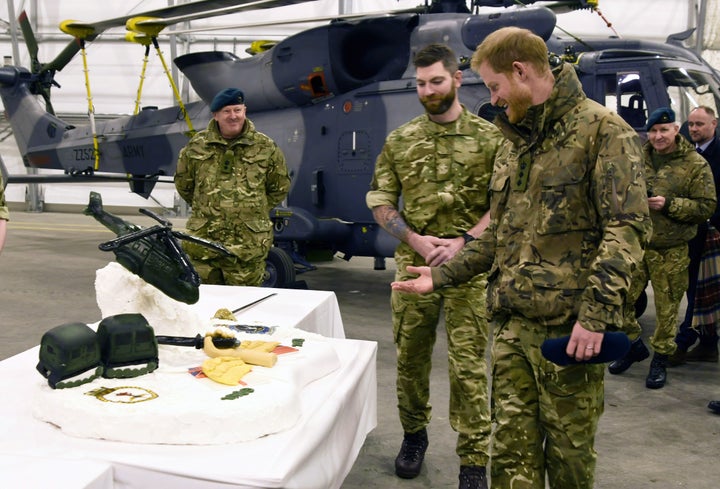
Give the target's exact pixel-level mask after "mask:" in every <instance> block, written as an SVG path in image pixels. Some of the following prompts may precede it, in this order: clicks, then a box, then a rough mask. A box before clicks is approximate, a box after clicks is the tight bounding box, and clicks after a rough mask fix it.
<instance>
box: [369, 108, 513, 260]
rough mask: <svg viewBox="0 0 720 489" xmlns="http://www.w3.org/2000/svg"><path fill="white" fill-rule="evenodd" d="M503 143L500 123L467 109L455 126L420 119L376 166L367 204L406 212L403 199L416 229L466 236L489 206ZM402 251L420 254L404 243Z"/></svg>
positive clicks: (392, 141) (403, 129)
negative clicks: (495, 170)
mask: <svg viewBox="0 0 720 489" xmlns="http://www.w3.org/2000/svg"><path fill="white" fill-rule="evenodd" d="M502 140H503V138H502V134H501V133H500V131H499V130H498V129H497V128H496V127H495V126H494V125H492V124H491V123H489V122H487V121H486V120H484V119H482V118H480V117H478V116H475V115H473V114H471V113H470V112H468V110H467V109H465V108H464V107H463V111H462V113H461V115H460V117H459V118H458V119H457V120H456V121H454V122H452V123H449V124H437V123H435V122H433V121H431V120H430V118H429V117H428V116H427V114H423V115H421V116H418V117H416V118H414V119H412V120H411V121H409V122H407V123H406V124H403V125H402V126H400V127H399V128H397V129H395V130H394V131H392V132H391V133H390V134H389V135H388V137H387V139H386V141H385V145H384V146H383V149H382V152H381V153H380V155H379V156H378V158H377V161H376V163H375V173H374V175H373V179H372V182H371V190H370V191H369V192H368V193H367V196H366V202H367V205H368V207H370V208H373V207H377V206H381V205H389V206H392V207H395V208H396V209H400V200H401V197H402V209H401V210H400V213H401V215H402V217H403V219H404V220H405V222H406V223H407V225H408V226H409V227H410V228H411V229H412V230H413V231H415V232H416V233H419V234H424V235H432V236H438V237H441V238H454V237H457V236H460V235H462V233H464V232H465V231H467V230H468V229H470V228H471V227H473V226H474V225H475V224H477V222H478V220H480V218H481V217H482V216H483V215H484V214H485V212H486V211H487V210H488V208H489V196H488V185H489V182H490V175H491V174H492V167H493V161H494V159H495V153H496V152H497V150H498V148H499V146H500V144H501V142H502ZM398 250H399V251H403V250H404V252H405V253H406V254H407V253H414V252H413V251H412V250H411V249H410V247H409V246H408V245H407V244H404V243H403V244H402V245H401V247H400V248H398ZM419 264H424V261H422V262H419Z"/></svg>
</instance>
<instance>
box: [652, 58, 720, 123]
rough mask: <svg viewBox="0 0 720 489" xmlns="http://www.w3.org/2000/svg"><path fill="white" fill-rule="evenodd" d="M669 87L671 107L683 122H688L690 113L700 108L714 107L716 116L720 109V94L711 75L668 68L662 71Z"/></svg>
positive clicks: (678, 68)
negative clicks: (700, 106)
mask: <svg viewBox="0 0 720 489" xmlns="http://www.w3.org/2000/svg"><path fill="white" fill-rule="evenodd" d="M662 76H663V80H664V81H665V85H666V86H667V91H668V97H669V99H670V105H671V107H672V108H673V110H674V111H675V113H676V114H677V118H678V119H679V120H681V121H685V120H687V116H688V114H689V113H690V111H691V110H692V109H693V108H695V107H697V106H699V105H705V106H707V107H712V108H713V110H715V114H717V113H718V108H719V107H720V93H718V92H717V89H716V88H714V87H715V85H714V83H713V80H712V79H711V77H710V74H709V73H703V72H700V71H693V70H687V69H685V68H680V67H667V68H665V69H663V70H662Z"/></svg>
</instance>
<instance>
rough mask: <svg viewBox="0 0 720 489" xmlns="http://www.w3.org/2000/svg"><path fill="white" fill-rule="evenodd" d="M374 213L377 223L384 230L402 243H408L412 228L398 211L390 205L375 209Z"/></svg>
mask: <svg viewBox="0 0 720 489" xmlns="http://www.w3.org/2000/svg"><path fill="white" fill-rule="evenodd" d="M372 213H373V217H374V218H375V222H377V223H378V224H380V225H381V226H382V227H383V229H385V230H386V231H387V232H388V233H390V234H391V235H393V236H395V237H396V238H398V239H399V240H400V241H404V242H407V238H408V236H409V234H410V228H409V227H408V225H407V223H406V222H405V220H404V219H403V218H402V216H401V215H400V213H399V212H398V211H397V209H395V208H394V207H391V206H389V205H381V206H378V207H374V208H373V211H372Z"/></svg>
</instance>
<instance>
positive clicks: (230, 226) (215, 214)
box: [175, 120, 290, 256]
mask: <svg viewBox="0 0 720 489" xmlns="http://www.w3.org/2000/svg"><path fill="white" fill-rule="evenodd" d="M175 188H176V189H177V191H178V193H179V194H180V196H181V197H182V198H183V199H185V201H186V202H187V203H188V204H190V206H192V213H191V216H190V218H189V219H188V221H187V229H188V231H189V232H190V233H191V234H194V235H196V236H198V237H202V238H207V239H211V240H213V241H219V242H221V243H223V244H225V245H226V246H228V247H229V248H230V249H231V251H233V252H234V253H236V254H238V256H241V254H240V250H233V247H232V245H234V244H236V243H241V242H243V237H247V235H248V234H259V235H262V236H264V237H263V239H267V237H268V236H271V235H272V222H271V221H270V209H272V208H273V207H274V206H276V205H277V204H279V203H280V202H282V200H283V199H284V198H285V196H286V195H287V193H288V191H289V189H290V177H289V176H288V170H287V166H286V164H285V156H284V155H283V153H282V151H281V150H280V148H278V147H277V145H276V144H275V143H274V142H273V141H272V140H271V139H270V138H269V137H267V136H266V135H264V134H262V133H260V132H258V131H256V130H255V126H254V124H253V123H252V121H250V120H247V121H246V122H245V128H244V130H243V133H242V134H241V135H240V136H239V137H237V138H236V139H234V140H231V141H228V140H226V139H224V138H223V137H222V136H221V135H220V132H219V130H218V127H217V122H215V120H211V121H210V123H209V124H208V127H207V129H206V130H204V131H200V132H198V133H197V134H195V135H194V136H193V137H192V139H191V140H190V141H189V142H188V144H187V145H186V146H185V147H184V148H183V149H182V150H181V151H180V155H179V158H178V164H177V171H176V173H175Z"/></svg>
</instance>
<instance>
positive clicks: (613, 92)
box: [605, 72, 647, 129]
mask: <svg viewBox="0 0 720 489" xmlns="http://www.w3.org/2000/svg"><path fill="white" fill-rule="evenodd" d="M608 82H609V83H611V84H612V85H614V86H612V85H611V86H608V87H606V91H605V93H606V97H605V105H606V106H607V107H609V108H610V109H613V110H615V111H616V112H617V113H618V115H619V116H620V117H622V118H623V119H625V122H627V123H628V124H630V126H631V127H633V128H634V129H643V128H644V127H645V123H646V122H647V105H646V103H645V96H644V95H643V92H642V84H641V83H640V73H637V72H628V73H618V74H617V78H616V79H614V80H610V79H609V80H608Z"/></svg>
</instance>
